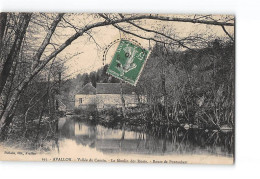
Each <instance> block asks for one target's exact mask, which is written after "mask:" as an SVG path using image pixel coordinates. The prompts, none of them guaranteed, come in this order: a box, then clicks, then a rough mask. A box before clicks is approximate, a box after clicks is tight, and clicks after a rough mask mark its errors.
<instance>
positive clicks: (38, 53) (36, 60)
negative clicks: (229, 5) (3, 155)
mask: <svg viewBox="0 0 260 179" xmlns="http://www.w3.org/2000/svg"><path fill="white" fill-rule="evenodd" d="M99 15H100V17H102V18H104V19H105V20H101V19H99V18H98V22H94V23H92V24H88V25H86V26H84V27H82V28H78V27H76V26H74V25H73V24H72V23H71V22H69V21H67V20H66V18H64V14H63V13H60V14H56V16H55V17H53V16H51V17H50V16H48V15H43V17H44V18H43V19H47V20H48V21H50V20H51V21H52V22H51V23H50V25H47V28H46V29H47V33H46V34H45V35H44V38H43V40H42V43H40V46H39V47H37V48H36V49H35V51H34V53H33V55H32V57H31V59H32V60H31V61H30V62H29V63H30V66H31V68H30V71H29V72H28V73H25V75H24V77H23V78H22V79H21V80H20V83H19V84H18V86H16V87H15V89H14V90H13V91H12V93H11V94H9V95H10V98H9V99H11V100H9V101H8V102H7V105H6V107H5V110H4V111H3V113H2V116H1V119H0V131H1V132H2V131H3V128H4V127H6V126H8V125H9V124H10V122H11V120H12V118H11V116H13V115H12V114H13V113H12V112H13V111H15V106H16V104H17V103H18V101H19V98H20V97H21V94H22V93H23V92H24V91H25V89H26V88H27V86H28V84H29V83H30V82H31V81H32V80H33V79H34V78H35V76H37V75H38V74H39V73H40V72H42V71H43V69H44V68H45V67H46V66H47V64H48V63H49V62H50V61H51V60H52V59H53V58H55V57H56V56H57V55H59V54H60V53H61V52H62V51H63V50H64V49H65V48H67V47H68V46H69V45H70V44H71V43H72V42H73V41H75V40H76V39H78V38H79V37H80V36H82V35H83V34H84V33H87V34H88V35H89V36H92V35H91V34H90V31H91V30H92V29H94V28H98V27H102V26H109V25H113V26H114V27H115V28H117V29H119V30H120V31H122V32H125V33H128V34H131V35H134V36H136V37H139V38H142V39H146V40H153V41H155V42H158V43H162V44H166V42H165V41H161V40H160V39H156V38H152V37H145V36H140V35H138V34H136V33H134V32H132V31H129V30H128V29H126V28H123V27H120V26H119V24H120V23H129V24H131V25H134V26H135V27H137V28H139V30H142V31H144V32H152V33H156V34H157V35H161V36H164V37H165V38H167V39H168V40H170V41H171V42H168V41H167V44H168V45H179V46H182V47H183V48H191V47H188V46H186V44H185V43H186V42H187V38H185V39H175V38H173V37H170V36H168V35H165V34H163V33H161V32H158V31H154V30H151V29H146V28H143V27H140V26H138V25H137V24H136V23H134V22H133V21H137V20H140V21H141V20H146V19H149V20H160V21H174V22H186V23H197V24H208V25H215V26H221V27H222V28H223V27H224V28H223V30H224V29H225V26H234V23H233V21H234V19H232V18H229V19H227V20H220V21H219V20H215V19H213V20H212V18H207V17H208V16H201V17H199V18H198V17H193V18H192V17H190V18H179V17H170V16H169V17H166V16H159V15H153V14H146V15H142V14H141V15H130V16H129V15H127V16H123V15H122V14H115V18H110V17H109V16H108V15H107V14H99ZM20 16H21V19H22V22H23V23H18V25H17V27H20V26H19V24H20V25H21V28H18V29H21V30H22V31H18V32H19V33H18V34H16V36H15V40H14V42H15V43H13V46H12V50H11V51H10V53H9V54H8V55H7V57H6V58H5V59H3V60H2V61H3V62H5V64H4V65H3V66H4V67H5V69H4V70H1V74H2V73H3V74H5V75H3V76H2V75H1V86H0V87H1V95H2V91H3V89H4V87H5V86H6V80H7V77H8V76H9V75H10V66H11V67H12V65H13V61H14V59H15V57H16V56H17V55H18V54H19V50H20V48H21V46H22V43H21V42H22V39H23V37H24V34H26V33H27V32H28V30H27V26H28V24H29V26H30V24H33V23H34V24H37V23H38V24H39V22H38V21H36V20H35V21H32V20H31V16H32V14H30V13H22V14H19V17H20ZM3 19H4V18H3ZM45 24H49V23H45ZM64 24H66V25H67V26H69V27H71V28H73V29H74V30H75V33H74V34H73V35H71V36H70V37H68V38H67V39H66V40H65V41H64V42H63V43H61V44H55V43H52V42H51V39H52V37H53V34H55V30H56V28H57V27H62V28H63V27H65V25H64ZM59 25H60V26H59ZM40 26H43V25H42V24H40ZM1 31H3V30H2V29H1ZM92 38H93V37H92ZM93 39H94V38H93ZM188 40H189V39H188ZM195 40H199V39H195ZM50 46H52V47H53V49H52V50H51V51H50V52H48V53H45V52H46V51H47V50H50ZM9 59H10V60H9ZM90 76H91V74H90ZM90 79H91V82H92V84H93V86H95V85H96V77H95V76H94V75H92V76H91V77H90Z"/></svg>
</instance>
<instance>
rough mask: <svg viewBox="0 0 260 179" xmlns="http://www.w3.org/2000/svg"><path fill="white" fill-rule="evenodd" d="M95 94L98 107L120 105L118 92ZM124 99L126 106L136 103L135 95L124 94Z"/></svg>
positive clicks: (132, 105)
mask: <svg viewBox="0 0 260 179" xmlns="http://www.w3.org/2000/svg"><path fill="white" fill-rule="evenodd" d="M96 96H97V97H96V102H97V108H98V109H104V108H109V107H117V108H119V107H122V101H121V95H120V94H97V95H96ZM124 99H125V105H126V107H134V106H136V105H137V103H138V100H137V97H136V95H131V94H127V95H124Z"/></svg>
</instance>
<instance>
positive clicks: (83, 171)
mask: <svg viewBox="0 0 260 179" xmlns="http://www.w3.org/2000/svg"><path fill="white" fill-rule="evenodd" d="M259 8H260V1H259V0H181V1H180V0H175V1H174V0H143V1H140V0H103V1H99V0H73V1H72V0H55V1H54V0H41V1H40V0H0V10H1V11H3V10H4V11H44V12H53V11H55V12H63V11H66V12H126V13H131V12H134V13H136V12H141V13H142V12H146V13H150V12H153V13H215V14H221V13H228V14H235V15H236V159H235V165H234V166H210V165H154V164H149V165H146V164H121V163H120V164H103V163H42V162H0V178H3V179H6V178H8V179H9V178H10V179H11V178H19V179H22V178H26V179H28V178H34V179H35V178H45V179H46V178H62V179H63V178H70V179H71V178H77V179H78V178H105V179H107V178H121V179H122V178H131V179H133V178H169V176H171V177H170V178H192V179H193V178H200V179H202V178H207V179H208V178H218V179H219V178H221V179H222V178H229V179H230V178H260V172H259V169H260V167H259V166H260V154H259V149H260V142H259V137H260V134H259V131H260V130H259V127H260V117H259V116H260V114H259V112H258V111H259V107H260V105H259V103H260V83H259V81H260V80H259V77H260V70H259V68H260V58H259V48H260V45H259V43H260V35H259V32H260V15H259Z"/></svg>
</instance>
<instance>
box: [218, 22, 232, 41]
mask: <svg viewBox="0 0 260 179" xmlns="http://www.w3.org/2000/svg"><path fill="white" fill-rule="evenodd" d="M221 27H222V29H223V31H224V32H225V33H226V34H227V35H228V37H229V38H230V39H231V40H232V41H234V39H233V37H232V36H231V35H230V34H229V33H228V31H227V30H226V29H225V26H223V25H222V26H221Z"/></svg>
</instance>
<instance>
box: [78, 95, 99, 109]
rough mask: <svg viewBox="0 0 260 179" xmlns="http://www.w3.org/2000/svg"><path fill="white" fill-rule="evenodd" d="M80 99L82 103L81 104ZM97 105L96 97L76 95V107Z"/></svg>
mask: <svg viewBox="0 0 260 179" xmlns="http://www.w3.org/2000/svg"><path fill="white" fill-rule="evenodd" d="M80 99H81V101H82V103H80ZM95 103H96V95H85V94H76V95H75V107H76V108H80V107H84V106H86V105H88V104H95Z"/></svg>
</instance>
